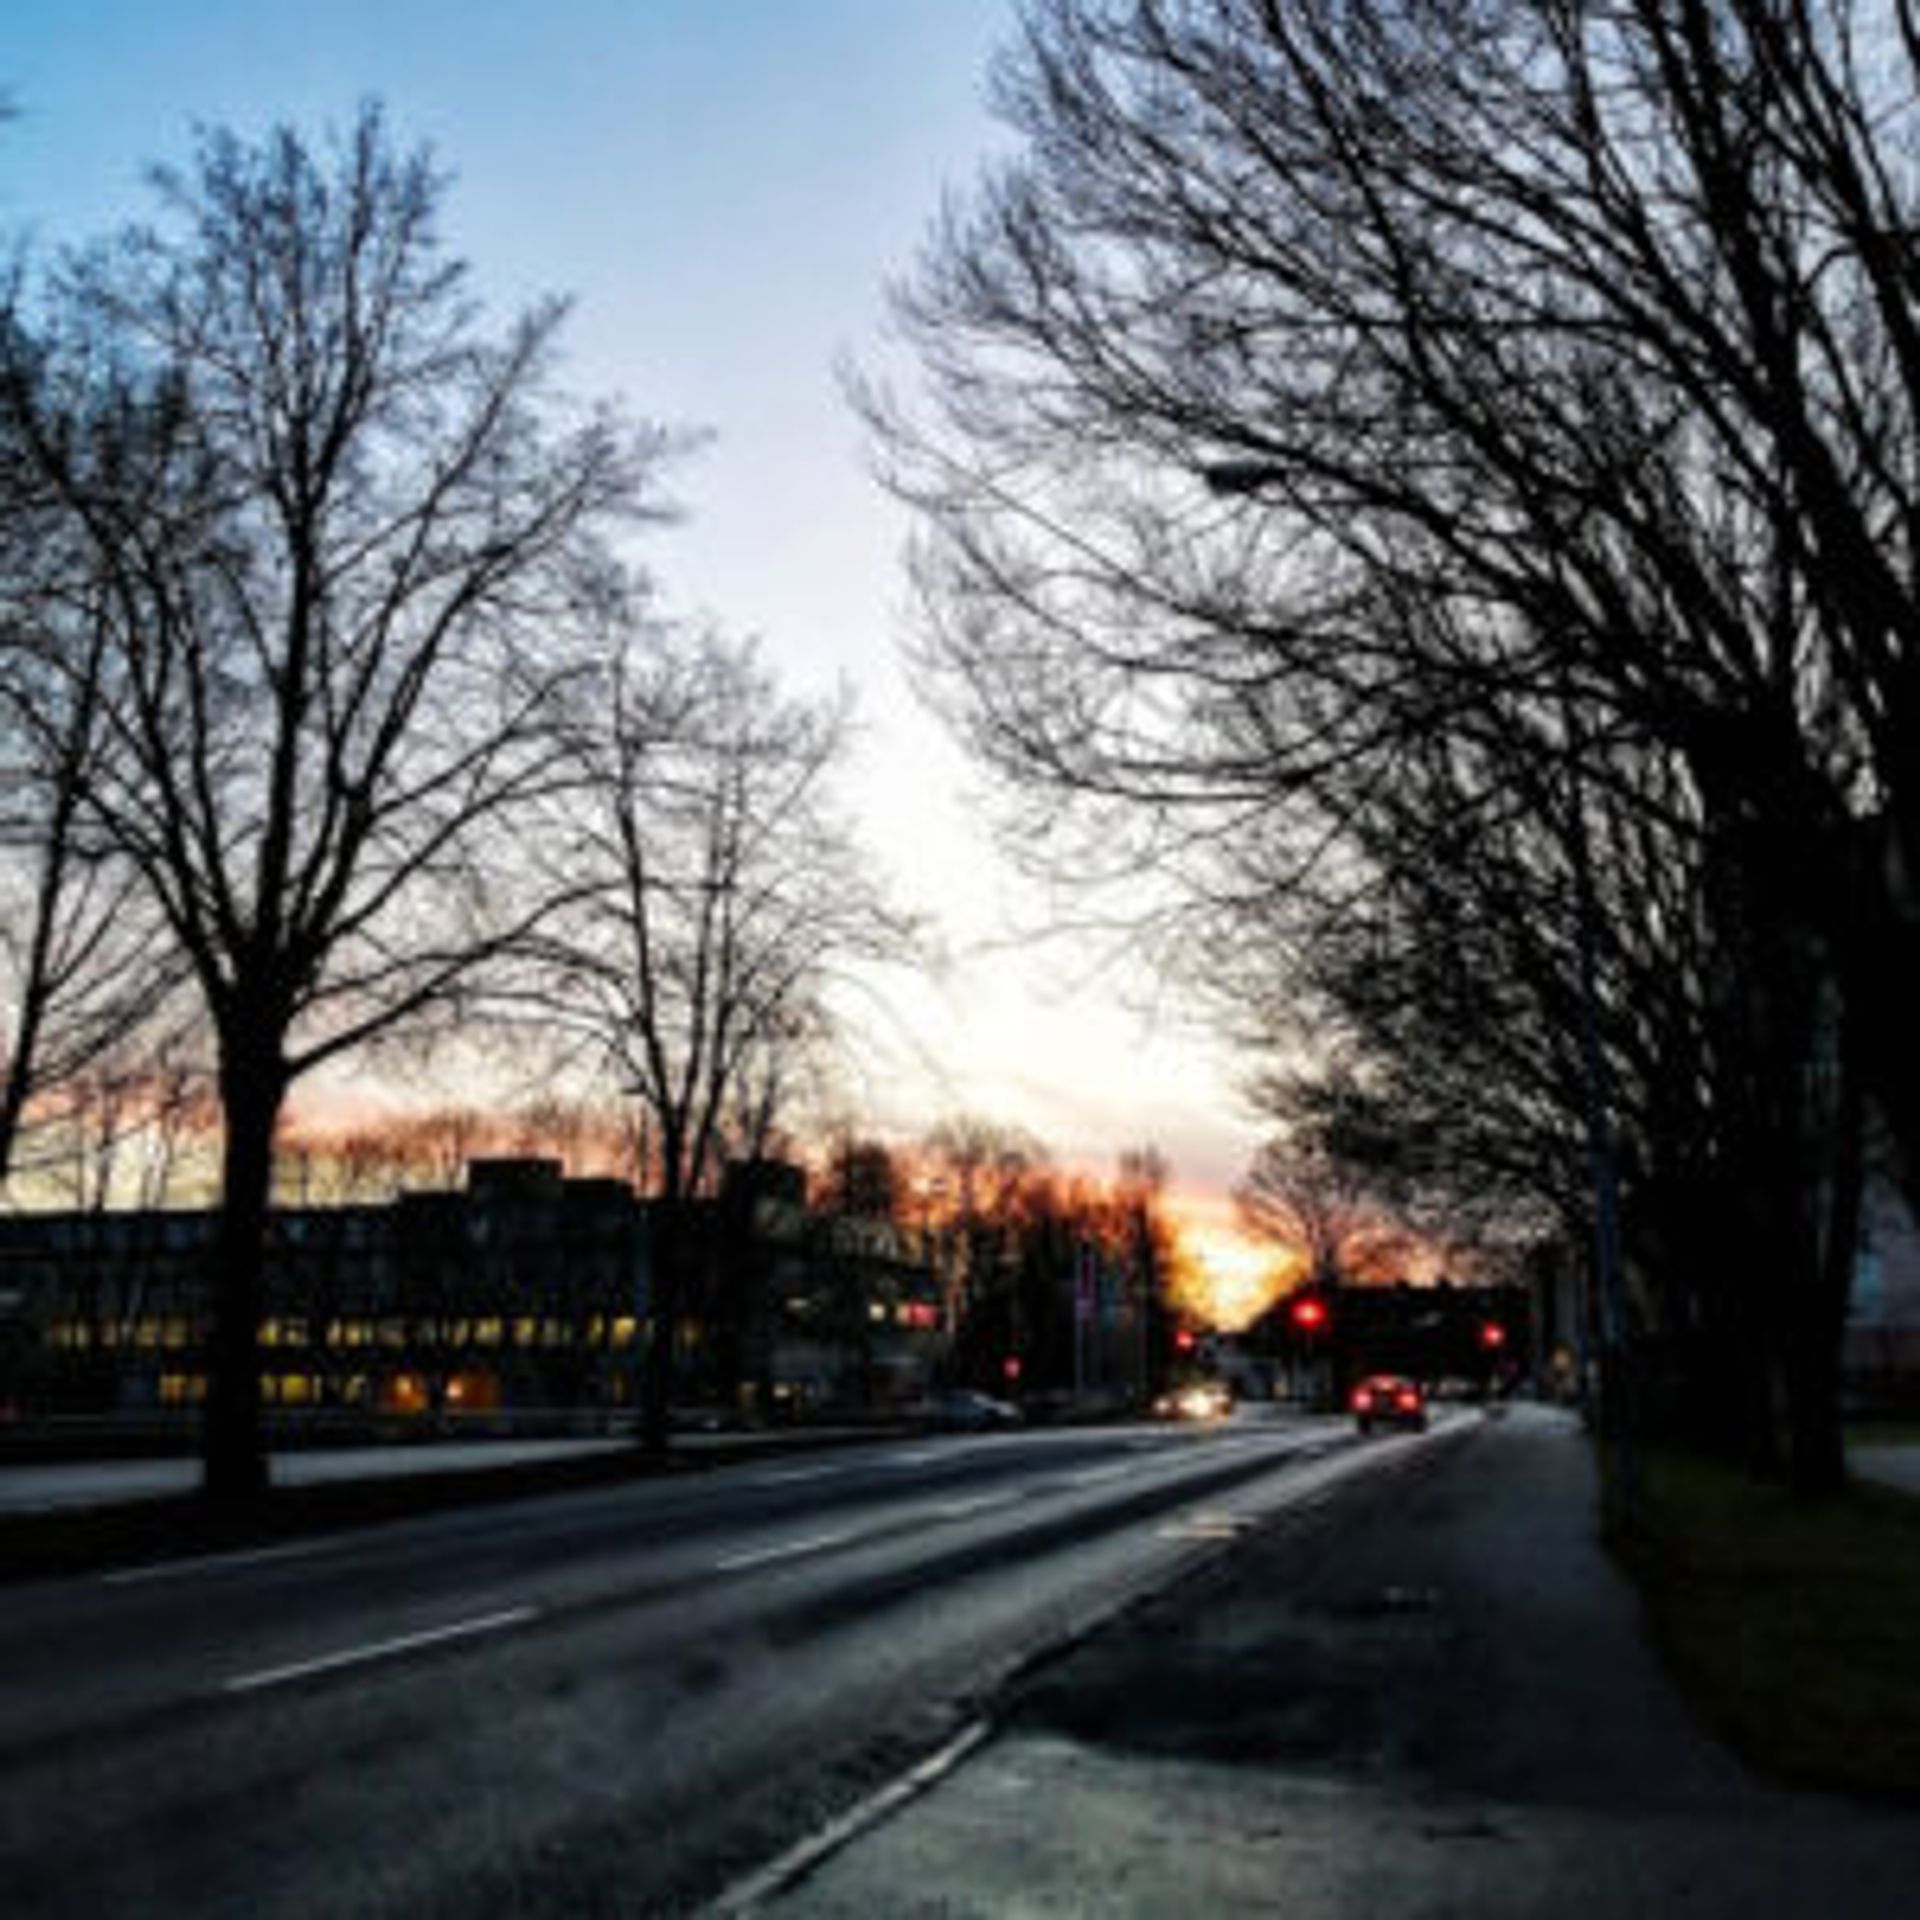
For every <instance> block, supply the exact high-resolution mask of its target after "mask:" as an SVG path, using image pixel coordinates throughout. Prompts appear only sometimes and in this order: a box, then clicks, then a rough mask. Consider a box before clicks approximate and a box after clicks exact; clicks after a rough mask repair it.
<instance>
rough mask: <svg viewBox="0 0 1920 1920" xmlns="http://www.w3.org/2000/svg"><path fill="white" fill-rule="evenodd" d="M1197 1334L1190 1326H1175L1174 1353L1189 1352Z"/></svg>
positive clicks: (1192, 1347)
mask: <svg viewBox="0 0 1920 1920" xmlns="http://www.w3.org/2000/svg"><path fill="white" fill-rule="evenodd" d="M1196 1339H1197V1336H1196V1335H1195V1333H1194V1331H1193V1329H1192V1328H1191V1327H1176V1328H1175V1329H1174V1334H1173V1346H1174V1351H1175V1352H1176V1353H1191V1352H1192V1351H1193V1349H1194V1345H1195V1342H1196Z"/></svg>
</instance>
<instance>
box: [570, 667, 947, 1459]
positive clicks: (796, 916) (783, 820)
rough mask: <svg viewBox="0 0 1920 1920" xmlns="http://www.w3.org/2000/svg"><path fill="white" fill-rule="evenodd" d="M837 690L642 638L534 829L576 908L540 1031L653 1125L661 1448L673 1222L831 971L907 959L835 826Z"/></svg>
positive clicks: (781, 1080)
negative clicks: (800, 686) (785, 690)
mask: <svg viewBox="0 0 1920 1920" xmlns="http://www.w3.org/2000/svg"><path fill="white" fill-rule="evenodd" d="M847 723H848V708H847V704H846V702H845V700H844V699H843V698H835V699H830V700H824V701H809V700H804V699H796V698H792V697H789V696H786V695H783V694H782V693H781V692H780V690H779V688H778V687H777V686H776V684H775V683H774V681H773V678H772V676H771V675H770V674H769V673H768V671H767V670H766V668H764V667H763V666H762V665H761V664H760V662H759V660H758V658H757V656H756V654H755V652H754V650H753V649H752V648H751V647H750V646H744V645H736V644H732V643H729V642H726V641H724V640H721V639H718V638H715V637H712V636H705V637H700V638H696V639H694V640H691V641H687V640H684V639H681V638H679V637H677V636H674V635H671V634H651V635H647V636H643V637H642V638H641V639H639V640H638V641H636V643H635V644H634V645H633V646H631V647H630V648H629V649H628V650H627V651H625V652H623V653H621V654H620V655H619V656H617V658H616V659H615V660H614V661H613V663H612V665H611V667H610V669H609V671H608V673H607V674H606V676H605V678H604V679H603V680H601V681H599V682H597V683H596V685H595V687H594V689H593V697H592V699H590V700H589V701H586V702H582V703H581V707H580V712H579V715H578V717H577V719H576V722H575V725H574V729H573V732H572V735H571V749H572V752H573V755H574V760H575V768H574V772H575V779H576V781H577V786H576V787H575V788H574V789H573V790H571V791H570V792H569V793H568V794H567V796H566V799H565V803H564V805H563V806H561V807H559V808H557V809H556V810H554V812H553V813H552V814H551V816H550V817H549V820H548V823H547V826H546V828H545V830H544V831H543V833H542V835H541V836H540V846H539V859H540V862H541V864H542V866H543V867H544V869H545V870H546V872H547V874H548V876H549V888H550V890H551V891H555V892H558V893H563V894H565V895H567V896H568V897H569V899H570V902H571V904H570V905H568V906H567V908H566V909H565V911H564V912H563V913H562V914H561V915H560V916H558V917H557V918H556V920H555V921H554V923H553V926H552V929H551V933H550V936H549V939H548V942H547V947H546V951H547V952H548V954H549V956H550V958H551V961H552V971H553V981H552V984H551V987H550V990H549V997H548V998H546V999H545V1000H543V1002H542V1018H543V1020H544V1021H545V1022H546V1023H548V1025H549V1027H550V1030H551V1031H553V1032H554V1033H556V1034H557V1035H558V1036H559V1037H560V1038H561V1039H562V1041H563V1042H564V1043H567V1044H570V1045H571V1047H572V1048H573V1049H574V1050H575V1051H576V1053H579V1054H582V1055H584V1056H585V1057H586V1058H587V1059H588V1060H589V1061H590V1062H591V1063H592V1064H593V1065H594V1066H595V1067H596V1068H597V1070H598V1071H599V1072H601V1073H602V1074H604V1075H606V1076H608V1077H609V1078H610V1079H611V1080H612V1082H613V1084H614V1085H615V1087H616V1088H617V1089H618V1090H619V1092H620V1093H621V1094H623V1095H625V1096H627V1097H628V1098H630V1099H632V1100H633V1101H634V1102H635V1103H636V1105H637V1106H638V1107H639V1108H640V1109H641V1110H642V1112H643V1113H644V1115H645V1117H646V1120H647V1122H648V1124H649V1130H650V1132H651V1135H652V1154H651V1160H652V1166H651V1169H650V1171H651V1174H652V1178H653V1184H654V1187H655V1189H656V1192H657V1194H658V1196H659V1199H660V1201H661V1202H662V1206H661V1207H660V1208H659V1209H658V1210H657V1211H656V1232H655V1243H654V1283H655V1287H656V1291H657V1293H658V1294H659V1296H660V1301H659V1304H658V1305H657V1306H656V1310H655V1312H654V1313H653V1315H652V1320H653V1326H654V1341H653V1347H652V1349H651V1350H650V1356H651V1360H652V1362H653V1363H654V1364H653V1365H651V1366H650V1370H649V1394H648V1408H647V1411H648V1418H649V1421H650V1422H651V1423H652V1425H653V1431H652V1432H651V1438H652V1439H653V1440H655V1441H658V1440H659V1439H661V1438H662V1437H663V1436H664V1428H662V1427H660V1426H659V1423H660V1422H661V1421H663V1420H664V1417H665V1389H666V1385H667V1380H668V1372H667V1366H668V1342H669V1339H670V1329H671V1327H672V1323H673V1317H674V1308H673V1289H674V1286H675V1282H676V1280H677V1274H676V1272H675V1265H674V1245H673V1233H674V1224H675V1218H676V1210H677V1209H679V1208H680V1207H681V1206H682V1204H683V1203H684V1202H686V1201H687V1200H689V1199H691V1198H693V1197H694V1196H696V1195H699V1194H702V1193H707V1192H711V1191H712V1190H713V1189H714V1187H715V1185H716V1183H717V1181H718V1179H719V1176H720V1173H721V1171H722V1168H723V1164H724V1161H725V1159H726V1157H727V1156H728V1154H729V1153H732V1154H739V1155H745V1156H747V1157H752V1156H754V1155H757V1154H758V1153H760V1152H761V1151H763V1150H764V1148H765V1145H766V1142H767V1140H768V1139H769V1137H770V1135H771V1133H772V1131H773V1129H774V1127H775V1125H776V1123H777V1122H778V1121H779V1119H780V1117H781V1115H782V1113H783V1111H784V1110H785V1108H786V1107H787V1106H788V1105H789V1104H790V1103H791V1101H792V1100H793V1098H794V1096H795V1094H796V1092H797V1091H798V1086H799V1082H800V1081H801V1079H802V1078H803V1076H805V1075H806V1074H807V1073H808V1072H809V1071H810V1070H812V1069H813V1068H816V1067H817V1066H819V1065H820V1064H821V1055H822V1048H823V1046H824V1044H825V1043H826V1042H827V1041H828V1039H829V1038H830V1036H831V1034H832V1031H833V1025H834V1022H833V1013H832V1005H831V992H830V989H831V988H832V986H833V984H834V982H835V981H836V979H841V980H844V978H845V977H846V974H847V972H848V970H849V969H850V968H852V967H854V966H855V965H857V963H859V962H862V961H877V960H892V959H898V958H900V957H902V956H903V955H904V953H905V952H906V950H907V947H908V943H909V941H910V939H911V933H912V930H911V928H910V926H909V925H908V923H907V922H906V921H905V920H904V919H903V918H902V917H901V916H899V915H898V914H896V913H894V912H893V911H892V910H891V909H890V908H889V907H888V906H887V904H886V902H885V901H884V899H883V898H882V895H881V892H880V889H879V887H878V885H877V883H876V881H875V879H874V877H873V875H872V873H871V870H870V868H869V866H868V864H867V862H866V861H865V859H864V858H863V855H862V853H861V850H860V848H859V846H858V844H857V842H856V840H855V838H854V836H853V833H852V831H851V829H850V827H849V825H848V823H847V822H846V821H845V819H844V818H843V817H842V816H841V815H840V813H839V811H838V809H837V807H836V805H835V801H834V796H833V793H832V778H833V775H834V772H835V770H836V768H837V766H838V763H839V762H840V760H841V758H842V756H843V753H844V751H845V747H846V741H847Z"/></svg>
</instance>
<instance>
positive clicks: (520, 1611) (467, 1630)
mask: <svg viewBox="0 0 1920 1920" xmlns="http://www.w3.org/2000/svg"><path fill="white" fill-rule="evenodd" d="M539 1616H540V1609H539V1608H538V1607H508V1608H507V1609H506V1610H505V1611H504V1612H501V1613H483V1614H480V1615H479V1616H478V1617H476V1618H475V1619H472V1620H455V1621H453V1622H451V1623H450V1624H449V1625H447V1626H444V1627H427V1628H425V1629H424V1630H423V1631H421V1632H419V1633H403V1634H400V1635H398V1636H397V1637H396V1638H394V1639H392V1640H370V1641H368V1642H366V1643H365V1644H364V1645H362V1646H358V1647H343V1648H342V1649H341V1650H340V1651H339V1652H338V1653H323V1654H319V1655H317V1656H315V1658H313V1659H311V1660H293V1661H289V1662H288V1664H287V1665H285V1666H284V1667H263V1668H261V1669H260V1671H259V1672H257V1673H242V1674H236V1675H235V1676H234V1678H233V1679H231V1680H228V1681H225V1682H223V1683H222V1686H221V1691H222V1692H223V1693H257V1692H259V1691H260V1689H261V1688H263V1687H278V1686H284V1685H285V1684H286V1683H287V1682H288V1681H289V1680H304V1679H306V1678H308V1677H309V1676H310V1675H312V1674H316V1673H332V1672H334V1671H336V1670H337V1669H339V1668H341V1667H356V1666H364V1665H365V1664H366V1663H367V1662H368V1661H372V1660H391V1659H393V1658H394V1657H395V1656H396V1655H399V1654H403V1653H415V1652H417V1651H419V1649H420V1648H422V1647H433V1646H439V1645H440V1644H442V1643H443V1642H445V1641H448V1640H472V1639H475V1638H476V1637H478V1636H479V1635H481V1634H484V1633H504V1632H505V1631H506V1630H507V1629H508V1628H509V1627H518V1626H522V1625H524V1624H525V1623H526V1622H527V1621H529V1620H536V1619H538V1618H539Z"/></svg>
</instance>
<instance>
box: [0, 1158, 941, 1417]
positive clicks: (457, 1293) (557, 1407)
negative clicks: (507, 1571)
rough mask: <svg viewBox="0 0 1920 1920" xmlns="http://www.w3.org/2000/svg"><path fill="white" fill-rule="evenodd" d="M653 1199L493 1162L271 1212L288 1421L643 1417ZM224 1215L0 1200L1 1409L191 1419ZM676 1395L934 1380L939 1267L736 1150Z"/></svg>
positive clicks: (273, 1318) (267, 1382)
mask: <svg viewBox="0 0 1920 1920" xmlns="http://www.w3.org/2000/svg"><path fill="white" fill-rule="evenodd" d="M651 1212H652V1207H651V1204H650V1203H648V1202H646V1201H643V1200H641V1199H639V1198H638V1197H637V1196H636V1195H635V1194H634V1193H633V1191H632V1190H631V1189H630V1188H629V1187H627V1186H626V1185H625V1184H623V1183H622V1182H619V1181H615V1180H569V1179H566V1178H565V1177H564V1176H563V1174H562V1171H561V1168H560V1166H559V1165H558V1163H556V1162H553V1161H548V1160H538V1159H499V1160H476V1161H473V1162H471V1163H470V1165H469V1167H468V1171H467V1183H466V1185H465V1187H464V1188H463V1189H461V1190H459V1191H450V1192H434V1193H411V1194H405V1195H402V1196H401V1197H400V1198H399V1199H397V1200H395V1201H393V1202H391V1203H389V1204H386V1205H380V1206H339V1207H291V1208H285V1209H282V1210H280V1211H278V1212H276V1214H275V1215H274V1217H273V1222H272V1227H271V1241H270V1245H269V1251H268V1265H267V1273H266V1306H265V1310H264V1312H263V1314H262V1317H261V1322H260V1329H259V1338H260V1354H261V1388H262V1395H263V1398H264V1401H265V1403H266V1406H267V1408H268V1410H269V1415H270V1417H272V1418H273V1419H275V1420H276V1422H277V1423H278V1424H280V1425H282V1426H283V1427H284V1426H287V1425H298V1426H301V1427H304V1428H317V1429H325V1428H326V1427H328V1426H329V1425H333V1426H336V1427H338V1428H340V1429H341V1430H343V1431H358V1430H360V1429H363V1428H365V1427H367V1426H368V1425H370V1424H371V1425H373V1426H375V1427H379V1426H382V1425H390V1424H393V1423H395V1422H398V1423H400V1424H404V1425H413V1424H418V1423H421V1422H428V1423H434V1424H442V1425H453V1424H459V1425H462V1426H466V1427H473V1426H476V1425H481V1424H485V1423H487V1422H488V1421H489V1420H491V1419H494V1418H497V1419H498V1420H500V1421H502V1422H504V1421H505V1420H507V1419H509V1418H512V1419H514V1420H515V1421H516V1423H519V1424H524V1423H525V1421H526V1419H527V1418H528V1417H530V1416H535V1415H538V1416H556V1415H564V1416H566V1417H567V1419H568V1421H569V1423H570V1424H577V1423H578V1422H579V1421H580V1420H581V1419H583V1418H585V1419H599V1420H604V1419H606V1418H608V1417H613V1416H623V1415H627V1416H630V1415H631V1413H632V1411H633V1409H634V1408H635V1407H636V1406H637V1405H638V1402H639V1397H640V1385H641V1380H642V1377H643V1360H644V1355H645V1352H646V1345H647V1341H648V1339H649V1338H650V1337H651V1329H650V1327H649V1324H648V1310H649V1290H650V1278H651V1259H650V1241H651V1233H650V1219H651ZM217 1226H218V1217H217V1215H216V1214H214V1213H212V1212H207V1211H167V1212H131V1213H110V1212H98V1213H87V1214H72V1213H67V1214H15V1215H9V1216H0V1418H4V1419H6V1420H8V1421H9V1422H10V1423H11V1424H13V1425H14V1426H16V1427H19V1426H21V1425H23V1424H25V1425H31V1424H33V1423H35V1422H37V1421H42V1420H44V1419H47V1418H49V1417H54V1416H61V1415H93V1416H113V1417H117V1418H118V1419H119V1420H120V1421H121V1422H122V1423H123V1424H124V1423H125V1422H127V1421H129V1420H138V1419H141V1418H145V1419H147V1420H149V1421H150V1422H152V1423H154V1424H159V1425H165V1424H167V1423H168V1422H170V1421H173V1420H176V1419H184V1418H186V1417H187V1416H189V1415H190V1414H191V1412H192V1410H193V1409H194V1408H195V1407H196V1406H197V1405H198V1404H199V1402H200V1401H201V1400H202V1399H203V1398H204V1395H205V1391H206V1378H205V1367H204V1361H203V1351H204V1346H205V1341H206V1338H207V1331H208V1321H207V1301H206V1275H207V1272H208V1270H209V1268H210V1265H211V1262H212V1258H213V1253H214V1238H215V1233H216V1230H217ZM684 1233H685V1244H686V1247H687V1258H688V1272H687V1275H686V1282H687V1284H686V1287H685V1293H684V1298H683V1310H682V1314H681V1317H680V1319H679V1323H678V1325H677V1326H676V1328H675V1330H674V1360H675V1381H676V1385H675V1393H674V1398H675V1401H676V1403H677V1404H682V1403H691V1404H693V1405H698V1406H701V1407H704V1408H708V1409H711V1410H714V1411H724V1412H725V1413H726V1414H727V1415H728V1416H730V1417H732V1416H738V1415H745V1416H747V1417H752V1418H779V1417H782V1416H789V1415H800V1414H804V1413H811V1412H817V1411H821V1410H827V1409H853V1408H862V1409H864V1408H869V1407H884V1406H899V1405H903V1404H906V1403H908V1402H910V1401H912V1400H914V1399H917V1398H919V1397H921V1396H922V1395H924V1393H925V1392H926V1390H927V1387H928V1385H929V1384H930V1382H931V1380H932V1378H933V1376H934V1372H935V1370H936V1368H937V1366H938V1364H939V1361H940V1357H941V1355H942V1354H943V1353H944V1351H945V1348H946V1343H947V1334H946V1329H945V1326H944V1324H943V1316H942V1313H941V1309H940V1304H939V1293H938V1286H937V1282H936V1280H935V1277H934V1275H933V1274H932V1272H931V1271H930V1269H929V1268H928V1266H927V1264H926V1263H925V1261H924V1260H923V1258H922V1257H921V1253H922V1250H921V1249H919V1248H918V1247H916V1246H915V1245H914V1244H913V1242H912V1238H911V1236H909V1235H908V1234H907V1233H905V1232H904V1231H903V1230H902V1229H900V1228H897V1227H895V1226H893V1225H892V1224H891V1223H888V1222H884V1221H871V1220H865V1219H861V1218H857V1217H849V1216H843V1215H825V1214H821V1213H819V1212H817V1211H813V1210H810V1209H809V1208H808V1206H807V1204H806V1195H805V1180H804V1176H803V1175H802V1174H801V1172H800V1170H799V1169H798V1168H796V1167H790V1166H785V1165H782V1164H777V1163H758V1164H756V1165H753V1166H746V1167H738V1168H732V1169H729V1171H728V1175H727V1178H726V1180H725V1182H724V1183H723V1186H722V1190H721V1193H720V1195H719V1196H718V1197H717V1198H716V1199H712V1200H701V1201H697V1202H695V1203H693V1205H692V1206H691V1207H690V1209H689V1215H688V1220H687V1225H686V1227H685V1229H684Z"/></svg>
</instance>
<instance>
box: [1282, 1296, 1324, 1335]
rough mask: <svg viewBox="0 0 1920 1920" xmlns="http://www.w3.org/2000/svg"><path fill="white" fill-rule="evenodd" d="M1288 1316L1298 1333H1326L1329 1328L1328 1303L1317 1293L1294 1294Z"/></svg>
mask: <svg viewBox="0 0 1920 1920" xmlns="http://www.w3.org/2000/svg"><path fill="white" fill-rule="evenodd" d="M1288 1317H1289V1318H1290V1319H1291V1320H1292V1322H1293V1328H1294V1331H1295V1332H1296V1333H1324V1332H1325V1331H1326V1329H1327V1322H1328V1317H1329V1316H1328V1313H1327V1303H1326V1302H1325V1301H1324V1300H1323V1299H1321V1297H1320V1296H1319V1295H1318V1294H1317V1293H1302V1294H1296V1295H1295V1296H1294V1301H1293V1305H1292V1307H1291V1308H1290V1309H1289V1310H1288Z"/></svg>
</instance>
